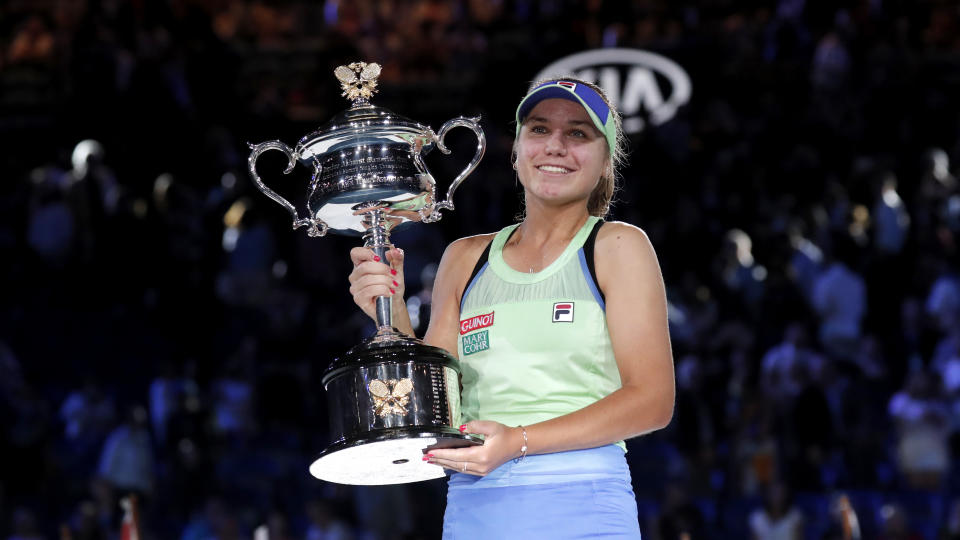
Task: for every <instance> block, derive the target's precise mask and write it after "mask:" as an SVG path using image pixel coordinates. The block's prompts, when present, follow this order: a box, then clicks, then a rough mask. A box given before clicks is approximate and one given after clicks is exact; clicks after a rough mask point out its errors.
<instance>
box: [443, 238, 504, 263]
mask: <svg viewBox="0 0 960 540" xmlns="http://www.w3.org/2000/svg"><path fill="white" fill-rule="evenodd" d="M496 235H497V233H487V234H477V235H474V236H466V237H463V238H459V239H457V240H454V241H453V242H452V243H451V244H450V245H449V246H447V252H446V253H445V254H444V256H448V255H449V256H451V257H456V258H457V259H458V260H459V259H461V258H468V259H470V258H472V259H476V258H477V257H479V256H480V254H481V253H483V250H484V249H486V248H487V245H489V244H490V242H492V241H493V237H494V236H496Z"/></svg>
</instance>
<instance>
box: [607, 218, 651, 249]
mask: <svg viewBox="0 0 960 540" xmlns="http://www.w3.org/2000/svg"><path fill="white" fill-rule="evenodd" d="M620 249H627V250H630V251H633V250H636V252H638V253H639V252H645V251H646V252H652V251H653V246H652V245H651V244H650V238H649V237H648V236H647V233H646V232H644V231H643V229H641V228H640V227H637V226H636V225H631V224H630V223H624V222H622V221H608V222H607V223H604V225H603V226H602V227H600V231H599V232H598V233H597V248H596V251H597V252H607V253H611V254H612V253H616V252H617V251H618V250H620Z"/></svg>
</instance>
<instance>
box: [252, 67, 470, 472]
mask: <svg viewBox="0 0 960 540" xmlns="http://www.w3.org/2000/svg"><path fill="white" fill-rule="evenodd" d="M334 74H335V75H336V77H337V79H339V80H340V83H341V86H342V88H343V95H344V96H345V97H347V98H348V99H349V100H351V102H352V106H351V107H350V108H349V109H347V110H345V111H343V112H341V113H340V114H338V115H336V116H335V117H334V118H333V119H332V120H331V121H330V122H329V123H327V124H326V125H325V126H323V127H321V128H320V129H318V130H316V131H314V132H312V133H310V134H308V135H306V136H305V137H303V138H302V139H300V141H299V142H297V145H296V147H294V148H290V147H289V146H287V145H286V144H284V143H282V142H280V141H267V142H263V143H260V144H256V145H253V144H251V145H250V146H251V148H252V149H253V151H252V152H251V153H250V158H249V159H248V164H249V168H250V176H251V177H252V178H253V181H254V182H255V183H256V185H257V187H258V188H259V189H260V191H262V192H263V193H264V194H266V195H267V196H268V197H270V198H271V199H273V200H274V201H276V202H277V203H278V204H280V205H281V206H283V207H284V208H286V209H287V211H288V212H290V215H291V216H293V228H294V229H299V228H301V227H306V228H307V234H308V235H310V236H324V235H325V234H327V233H335V234H345V235H353V236H360V235H362V236H363V240H364V246H366V247H368V248H370V249H372V250H373V251H374V253H376V254H377V255H379V256H380V258H381V259H382V260H384V261H386V260H387V258H386V253H387V251H389V249H390V248H391V245H390V233H391V231H393V230H394V229H397V228H398V227H403V226H406V225H408V224H410V223H414V222H417V221H422V222H425V223H431V222H434V221H438V220H439V219H440V218H441V214H440V211H441V210H443V209H447V210H453V209H454V206H453V200H452V197H453V193H454V192H455V191H456V189H457V187H458V186H459V185H460V183H461V182H463V180H464V178H466V177H467V175H469V174H470V173H471V172H473V170H474V169H475V168H476V167H477V164H478V163H479V162H480V158H482V157H483V153H484V150H485V149H486V137H485V136H484V134H483V131H482V130H481V129H480V126H479V125H478V124H477V120H478V118H463V117H460V118H455V119H453V120H450V121H448V122H446V123H445V124H443V126H441V127H440V130H439V131H437V132H434V131H433V130H432V129H430V128H429V127H427V126H423V125H421V124H418V123H416V122H413V121H411V120H409V119H407V118H404V117H402V116H398V115H396V114H394V113H393V112H391V111H388V110H386V109H383V108H381V107H377V106H375V105H373V104H371V103H370V98H371V97H372V96H373V94H374V93H375V91H376V86H377V77H378V76H379V74H380V66H379V65H378V64H373V63H371V64H367V63H363V62H356V63H353V64H350V65H348V66H340V67H338V68H337V69H336V70H335V71H334ZM455 127H466V128H469V129H471V130H472V131H473V132H474V134H475V135H476V137H477V149H476V153H475V154H474V156H473V159H472V160H471V161H470V163H469V164H468V165H467V167H466V168H465V169H463V171H462V172H460V174H459V175H457V177H456V178H454V180H453V182H452V183H451V184H450V187H449V188H448V189H447V194H446V198H445V199H444V200H443V201H437V185H436V181H435V180H434V178H433V176H432V175H431V174H430V171H428V170H427V167H426V165H424V162H423V156H424V155H425V154H426V153H427V152H429V151H430V150H432V149H433V148H434V147H437V148H439V149H440V151H441V152H443V153H444V154H449V153H450V151H449V150H448V149H447V147H446V146H445V145H444V142H443V141H444V137H445V136H446V134H447V132H448V131H450V130H451V129H453V128H455ZM268 150H278V151H280V152H283V153H284V154H286V156H287V159H288V165H287V168H286V170H284V174H288V173H290V172H291V171H293V169H294V168H295V167H296V164H297V163H298V162H299V163H302V164H303V165H305V166H306V167H309V168H310V169H311V170H312V171H313V174H312V177H311V180H310V184H309V188H308V191H307V197H306V199H307V209H308V212H307V215H306V216H305V217H301V216H300V214H299V212H298V210H297V208H296V206H294V205H293V204H291V203H290V202H289V201H287V200H286V199H284V198H283V197H281V196H280V195H278V194H277V193H276V192H274V191H273V190H272V189H270V188H269V187H267V186H266V184H264V183H263V181H262V180H261V179H260V176H259V175H258V174H257V170H256V162H257V158H258V157H259V156H260V154H262V153H263V152H266V151H268ZM391 301H392V299H391V298H390V297H380V298H377V301H376V302H377V331H376V333H375V334H374V335H373V336H372V337H370V338H368V339H367V340H365V341H363V342H362V343H360V344H359V345H357V346H355V347H353V348H352V349H350V350H349V351H347V352H346V353H345V354H344V355H342V356H341V357H340V358H337V359H335V360H334V361H333V362H332V363H331V364H330V366H329V367H328V368H327V370H326V371H325V372H324V375H323V379H322V382H323V386H324V388H325V389H326V391H327V402H328V405H329V407H328V409H329V414H330V427H331V432H332V435H333V437H334V442H333V443H332V444H331V445H330V446H328V447H327V448H326V449H325V450H323V452H321V453H320V455H319V456H317V458H316V459H315V460H314V462H313V464H312V465H310V473H311V474H312V475H313V476H315V477H317V478H319V479H321V480H326V481H329V482H337V483H341V484H365V485H373V484H401V483H406V482H416V481H420V480H428V479H431V478H439V477H441V476H443V475H444V473H443V469H442V468H441V467H439V466H438V465H432V464H429V463H426V462H424V461H423V460H422V457H423V455H424V454H425V453H426V451H427V450H429V449H431V448H448V447H460V446H470V445H476V444H482V440H481V439H479V438H477V437H475V436H472V435H469V434H464V433H460V431H459V430H458V429H457V428H455V427H453V426H454V424H457V423H459V421H460V383H459V379H460V366H459V363H458V361H457V359H456V358H455V357H453V356H452V355H451V354H450V353H448V352H447V351H445V350H444V349H441V348H439V347H432V346H430V345H426V344H424V343H423V342H421V341H420V340H418V339H415V338H412V337H410V336H407V335H405V334H401V333H400V332H398V331H397V330H396V329H395V328H393V325H392V321H391V313H392V311H391Z"/></svg>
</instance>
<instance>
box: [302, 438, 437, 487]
mask: <svg viewBox="0 0 960 540" xmlns="http://www.w3.org/2000/svg"><path fill="white" fill-rule="evenodd" d="M435 444H437V439H436V438H434V437H417V438H409V439H393V440H386V441H376V442H369V443H366V444H361V445H358V446H351V447H348V448H343V449H341V450H337V451H334V452H330V453H329V454H326V455H323V456H321V457H320V458H318V459H317V460H316V461H314V462H313V464H312V465H310V474H312V475H313V476H315V477H317V478H319V479H320V480H326V481H327V482H336V483H338V484H353V485H364V486H380V485H386V484H407V483H410V482H420V481H421V480H432V479H434V478H442V477H443V476H444V471H443V467H441V466H439V465H433V464H431V463H427V462H426V461H423V456H424V449H426V448H427V447H428V446H433V445H435Z"/></svg>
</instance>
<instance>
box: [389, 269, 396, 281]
mask: <svg viewBox="0 0 960 540" xmlns="http://www.w3.org/2000/svg"><path fill="white" fill-rule="evenodd" d="M390 273H391V274H393V275H397V271H396V270H394V269H393V268H391V269H390ZM394 283H396V281H394Z"/></svg>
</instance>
